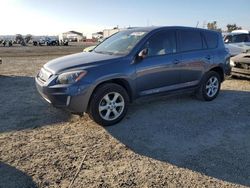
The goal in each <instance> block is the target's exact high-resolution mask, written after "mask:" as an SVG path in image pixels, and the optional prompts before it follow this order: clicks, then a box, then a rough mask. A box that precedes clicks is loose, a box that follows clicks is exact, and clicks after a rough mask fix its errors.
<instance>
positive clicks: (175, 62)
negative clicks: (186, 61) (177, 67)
mask: <svg viewBox="0 0 250 188" xmlns="http://www.w3.org/2000/svg"><path fill="white" fill-rule="evenodd" d="M180 62H181V61H180V60H178V59H175V60H174V61H173V63H174V64H179V63H180Z"/></svg>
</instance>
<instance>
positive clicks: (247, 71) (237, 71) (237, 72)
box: [231, 67, 250, 78]
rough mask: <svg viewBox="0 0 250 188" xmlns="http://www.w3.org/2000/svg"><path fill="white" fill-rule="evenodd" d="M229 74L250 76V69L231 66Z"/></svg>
mask: <svg viewBox="0 0 250 188" xmlns="http://www.w3.org/2000/svg"><path fill="white" fill-rule="evenodd" d="M231 74H232V75H234V76H239V77H245V78H250V69H242V68H236V67H232V72H231Z"/></svg>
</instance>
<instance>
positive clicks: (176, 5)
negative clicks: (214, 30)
mask: <svg viewBox="0 0 250 188" xmlns="http://www.w3.org/2000/svg"><path fill="white" fill-rule="evenodd" d="M0 7H1V9H0V24H1V25H0V35H6V34H10V35H14V34H17V33H20V34H23V35H25V34H33V35H57V34H59V33H62V32H66V31H70V30H75V31H79V32H82V33H84V34H85V35H87V36H90V35H91V33H93V32H97V31H102V30H103V29H109V28H113V27H115V26H119V27H129V26H131V27H134V26H151V25H154V26H160V25H164V26H165V25H178V26H180V25H181V26H193V27H196V25H197V23H198V27H203V25H204V23H207V22H212V21H217V22H218V26H219V27H220V28H222V29H225V28H226V25H227V24H228V23H230V24H233V23H236V24H237V25H239V26H241V27H243V28H244V29H248V30H250V1H249V0H237V1H235V0H207V1H202V0H106V1H104V0H0Z"/></svg>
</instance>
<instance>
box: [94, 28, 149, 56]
mask: <svg viewBox="0 0 250 188" xmlns="http://www.w3.org/2000/svg"><path fill="white" fill-rule="evenodd" d="M146 34H147V32H145V31H134V30H126V31H120V32H118V33H116V34H114V35H113V36H111V37H110V38H108V39H106V40H104V41H103V42H102V43H101V44H99V45H98V46H97V47H96V48H95V49H94V52H96V53H103V54H111V55H127V54H129V53H130V52H131V50H132V49H133V48H134V47H135V45H136V44H137V43H138V42H139V41H140V40H141V39H142V38H143V37H144V36H145V35H146Z"/></svg>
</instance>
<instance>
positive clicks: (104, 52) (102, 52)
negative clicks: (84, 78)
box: [94, 50, 114, 55]
mask: <svg viewBox="0 0 250 188" xmlns="http://www.w3.org/2000/svg"><path fill="white" fill-rule="evenodd" d="M94 52H96V53H100V54H109V55H114V52H108V51H96V50H94Z"/></svg>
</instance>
